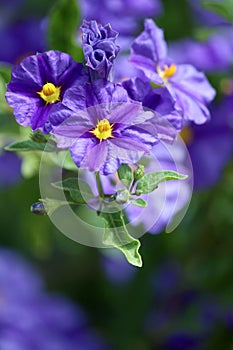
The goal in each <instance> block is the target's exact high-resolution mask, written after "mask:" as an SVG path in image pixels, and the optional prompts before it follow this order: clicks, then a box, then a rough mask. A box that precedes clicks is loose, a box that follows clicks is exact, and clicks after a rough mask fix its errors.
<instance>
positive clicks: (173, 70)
mask: <svg viewBox="0 0 233 350" xmlns="http://www.w3.org/2000/svg"><path fill="white" fill-rule="evenodd" d="M130 60H131V62H132V63H134V64H135V66H136V67H138V68H140V69H141V70H142V71H143V72H144V73H145V75H146V77H147V78H148V79H149V80H150V81H151V82H153V83H154V84H156V85H160V86H163V87H166V88H167V90H168V91H169V93H170V94H171V96H172V97H173V98H174V100H175V101H176V105H175V106H176V109H177V110H178V111H179V110H181V111H182V114H183V117H184V119H185V120H191V121H194V122H195V123H196V124H203V123H205V122H206V120H207V119H209V118H210V113H209V110H208V109H207V107H206V105H207V104H208V103H209V102H210V101H211V100H212V99H213V98H214V96H215V90H214V89H213V88H212V87H211V85H210V84H209V82H208V80H207V79H206V77H205V75H204V74H203V73H202V72H198V71H197V70H196V69H195V68H194V67H193V66H191V65H188V64H183V65H176V64H175V63H174V62H173V61H171V60H170V59H168V57H167V45H166V42H165V41H164V37H163V31H162V30H161V29H159V28H158V27H157V26H156V24H155V23H154V22H153V20H151V19H147V20H146V21H145V30H144V31H143V32H142V33H141V34H140V35H139V36H138V37H137V38H136V39H135V41H134V42H133V45H132V52H131V58H130Z"/></svg>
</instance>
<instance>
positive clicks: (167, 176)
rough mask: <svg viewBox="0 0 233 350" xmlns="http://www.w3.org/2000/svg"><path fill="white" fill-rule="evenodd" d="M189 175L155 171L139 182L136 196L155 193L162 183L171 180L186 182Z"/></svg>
mask: <svg viewBox="0 0 233 350" xmlns="http://www.w3.org/2000/svg"><path fill="white" fill-rule="evenodd" d="M185 179H187V175H183V174H179V173H177V172H175V171H170V170H164V171H155V172H153V173H148V174H146V175H144V176H143V177H142V178H141V180H139V181H138V184H137V187H136V194H137V195H140V194H142V193H150V192H153V191H154V190H155V189H156V188H157V187H158V185H159V184H160V183H161V182H164V181H169V180H185Z"/></svg>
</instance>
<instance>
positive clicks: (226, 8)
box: [202, 0, 233, 22]
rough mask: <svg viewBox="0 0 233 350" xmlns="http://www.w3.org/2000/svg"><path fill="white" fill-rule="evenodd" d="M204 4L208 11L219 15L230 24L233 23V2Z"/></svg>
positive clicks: (232, 0) (205, 2) (230, 0)
mask: <svg viewBox="0 0 233 350" xmlns="http://www.w3.org/2000/svg"><path fill="white" fill-rule="evenodd" d="M202 4H203V6H204V7H205V8H206V9H207V10H210V11H213V12H215V13H217V14H218V15H219V16H221V17H223V18H224V19H226V20H227V21H229V22H233V0H223V1H219V2H213V1H204V2H203V3H202Z"/></svg>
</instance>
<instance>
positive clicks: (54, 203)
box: [40, 198, 69, 215]
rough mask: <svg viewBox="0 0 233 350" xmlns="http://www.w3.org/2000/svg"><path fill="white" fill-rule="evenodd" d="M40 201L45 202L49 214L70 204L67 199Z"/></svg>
mask: <svg viewBox="0 0 233 350" xmlns="http://www.w3.org/2000/svg"><path fill="white" fill-rule="evenodd" d="M40 202H41V203H43V205H44V208H45V211H46V213H47V214H48V215H52V214H53V213H54V212H55V210H57V209H58V208H60V207H62V206H64V205H67V204H69V203H68V202H67V201H60V200H57V199H54V198H46V199H40Z"/></svg>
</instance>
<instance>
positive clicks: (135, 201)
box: [130, 198, 147, 208]
mask: <svg viewBox="0 0 233 350" xmlns="http://www.w3.org/2000/svg"><path fill="white" fill-rule="evenodd" d="M130 204H133V205H136V206H137V207H141V208H145V207H147V202H146V201H144V199H142V198H137V199H132V200H131V201H130Z"/></svg>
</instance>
